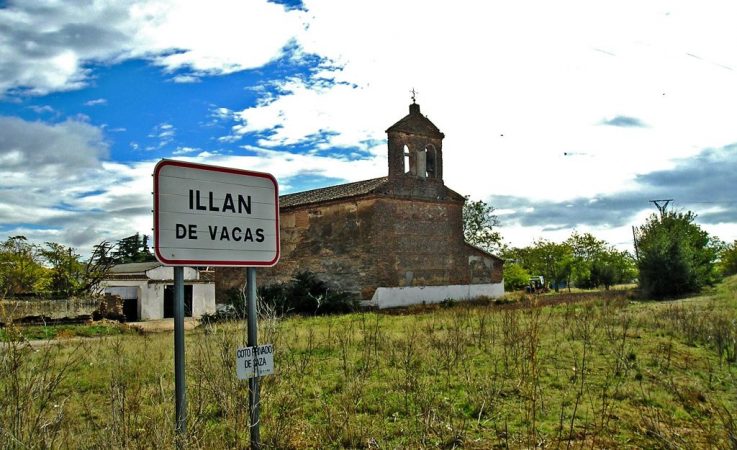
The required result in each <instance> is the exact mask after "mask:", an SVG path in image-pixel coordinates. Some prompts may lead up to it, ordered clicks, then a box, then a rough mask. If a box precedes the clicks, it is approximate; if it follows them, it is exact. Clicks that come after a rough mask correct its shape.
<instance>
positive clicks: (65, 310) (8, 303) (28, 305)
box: [0, 298, 100, 320]
mask: <svg viewBox="0 0 737 450" xmlns="http://www.w3.org/2000/svg"><path fill="white" fill-rule="evenodd" d="M99 305H100V300H99V299H94V298H83V299H77V298H75V299H64V300H13V299H5V300H0V316H3V319H4V320H7V319H12V320H16V319H20V318H23V317H27V316H46V317H51V318H62V317H75V316H81V315H85V314H92V312H93V311H94V310H95V309H97V307H98V306H99Z"/></svg>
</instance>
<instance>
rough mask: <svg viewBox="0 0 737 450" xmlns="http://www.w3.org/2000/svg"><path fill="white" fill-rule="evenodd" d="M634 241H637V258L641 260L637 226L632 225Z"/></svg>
mask: <svg viewBox="0 0 737 450" xmlns="http://www.w3.org/2000/svg"><path fill="white" fill-rule="evenodd" d="M632 241H633V242H634V243H635V259H637V261H639V260H640V247H639V244H638V243H637V227H636V226H634V225H632Z"/></svg>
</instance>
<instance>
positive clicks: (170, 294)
mask: <svg viewBox="0 0 737 450" xmlns="http://www.w3.org/2000/svg"><path fill="white" fill-rule="evenodd" d="M205 275H210V273H207V272H200V271H199V270H197V269H194V268H191V267H185V268H184V304H185V307H184V312H185V316H186V317H194V318H198V317H201V316H202V315H203V314H212V313H214V312H215V282H214V281H212V277H211V276H205ZM101 287H102V291H103V293H110V294H113V295H119V296H120V297H121V298H123V302H124V304H123V313H124V314H125V316H126V318H127V320H128V321H129V322H136V321H143V320H157V319H165V318H168V317H174V268H173V267H166V266H164V265H162V264H161V263H159V262H145V263H131V264H119V265H117V266H113V268H112V269H111V270H110V274H109V275H108V277H107V278H106V279H105V280H104V281H103V282H102V283H101Z"/></svg>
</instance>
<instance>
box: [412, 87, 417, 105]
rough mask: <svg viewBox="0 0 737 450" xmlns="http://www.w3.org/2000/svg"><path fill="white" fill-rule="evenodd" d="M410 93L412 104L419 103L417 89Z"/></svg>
mask: <svg viewBox="0 0 737 450" xmlns="http://www.w3.org/2000/svg"><path fill="white" fill-rule="evenodd" d="M410 92H411V93H412V104H415V103H417V91H415V88H412V90H410Z"/></svg>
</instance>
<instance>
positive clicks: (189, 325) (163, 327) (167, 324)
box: [126, 317, 200, 333]
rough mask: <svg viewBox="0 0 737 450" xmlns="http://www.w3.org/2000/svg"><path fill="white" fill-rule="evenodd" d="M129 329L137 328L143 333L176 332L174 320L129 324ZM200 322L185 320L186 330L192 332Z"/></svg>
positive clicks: (189, 318) (187, 318) (191, 319)
mask: <svg viewBox="0 0 737 450" xmlns="http://www.w3.org/2000/svg"><path fill="white" fill-rule="evenodd" d="M126 324H127V325H128V326H129V327H131V328H135V329H137V330H139V331H141V332H142V333H159V332H162V331H174V319H161V320H148V321H146V322H127V323H126ZM199 324H200V321H199V320H197V319H193V318H191V317H185V318H184V329H185V331H186V330H192V329H194V328H195V327H197V325H199Z"/></svg>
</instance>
